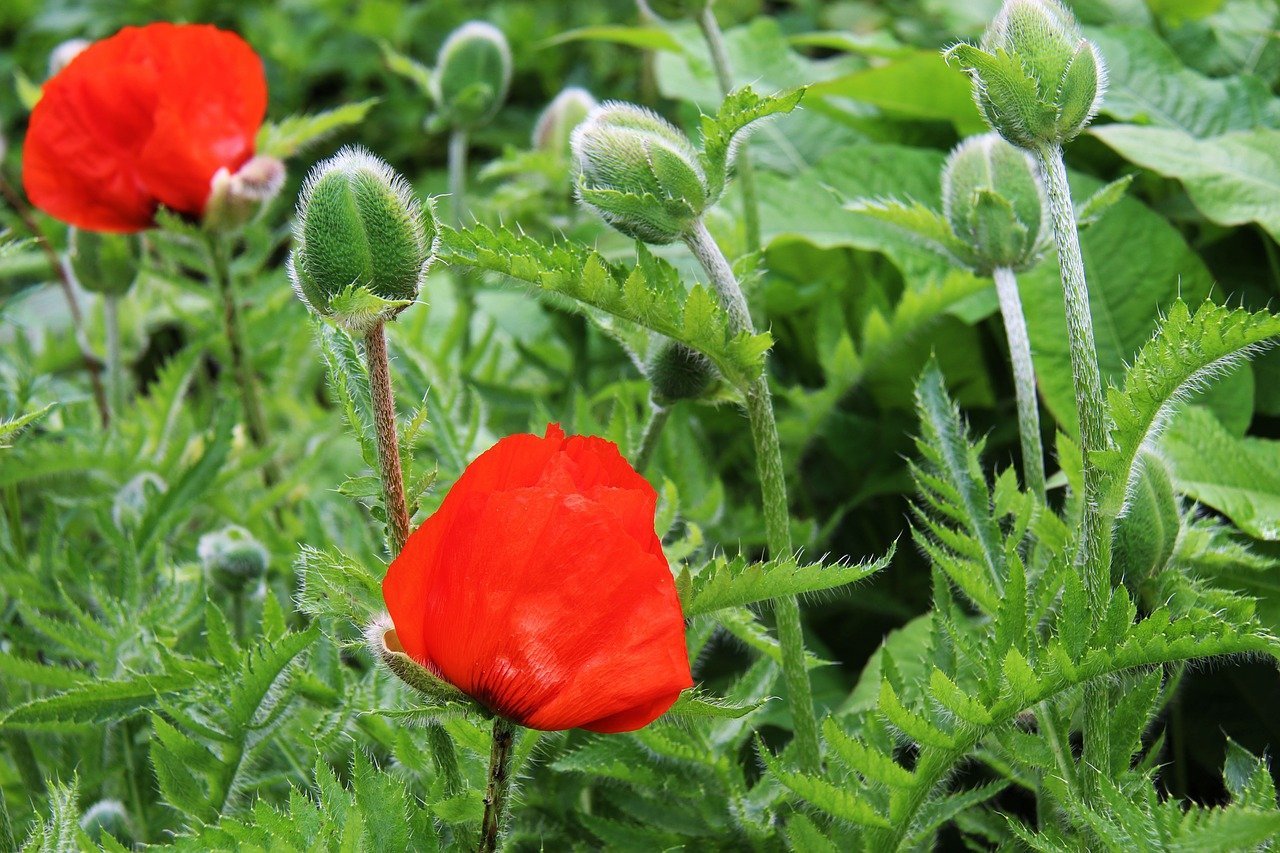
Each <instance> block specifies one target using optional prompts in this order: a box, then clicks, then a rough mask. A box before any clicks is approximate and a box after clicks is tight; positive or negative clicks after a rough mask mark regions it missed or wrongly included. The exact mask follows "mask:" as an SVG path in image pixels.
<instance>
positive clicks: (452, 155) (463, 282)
mask: <svg viewBox="0 0 1280 853" xmlns="http://www.w3.org/2000/svg"><path fill="white" fill-rule="evenodd" d="M467 143H468V140H467V132H466V131H465V130H462V129H460V128H455V129H454V130H452V131H450V133H449V209H450V212H451V213H452V217H453V227H455V228H459V229H460V228H462V227H463V220H464V219H465V218H466V215H467ZM453 285H454V293H455V295H456V297H457V302H458V314H459V322H460V323H461V324H462V338H461V341H460V343H459V347H460V349H461V357H462V360H463V361H464V362H465V361H466V359H467V356H469V355H470V354H471V318H472V316H474V315H475V308H476V306H475V294H474V293H472V292H471V277H470V274H469V273H468V272H466V271H465V270H463V269H460V268H454V271H453Z"/></svg>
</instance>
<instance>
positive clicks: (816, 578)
mask: <svg viewBox="0 0 1280 853" xmlns="http://www.w3.org/2000/svg"><path fill="white" fill-rule="evenodd" d="M892 559H893V552H892V551H891V552H890V553H888V554H886V555H885V556H884V557H881V558H880V559H878V560H875V561H874V562H866V563H849V564H844V565H840V564H837V565H823V564H822V563H812V564H807V565H806V564H802V563H801V562H800V561H799V560H798V559H797V558H795V557H786V558H782V559H777V560H770V561H769V562H767V563H752V562H750V561H748V560H746V559H745V558H743V557H741V556H738V557H735V558H733V559H731V560H730V559H726V558H724V557H716V558H715V559H713V560H712V561H711V562H709V563H708V564H706V565H704V566H701V567H700V568H698V569H697V570H691V569H690V568H689V567H688V566H686V567H685V568H684V569H682V570H681V571H680V573H679V575H677V577H676V589H677V591H678V592H679V593H680V606H681V609H682V610H684V614H685V616H696V615H697V614H699V613H710V612H713V611H715V610H720V609H721V608H726V607H741V606H743V605H745V604H756V603H758V602H762V601H768V600H770V599H773V598H779V597H781V596H784V595H803V594H806V593H812V592H822V591H826V590H830V589H834V588H836V587H841V586H845V585H846V584H851V583H854V582H856V581H860V580H862V579H863V578H866V577H869V576H870V575H872V574H874V573H876V572H878V571H880V570H881V569H883V568H884V567H885V566H887V565H889V561H890V560H892Z"/></svg>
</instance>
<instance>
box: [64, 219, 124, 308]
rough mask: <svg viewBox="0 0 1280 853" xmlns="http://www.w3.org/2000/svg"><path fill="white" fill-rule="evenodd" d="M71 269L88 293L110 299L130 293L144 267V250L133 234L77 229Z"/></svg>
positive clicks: (73, 233)
mask: <svg viewBox="0 0 1280 853" xmlns="http://www.w3.org/2000/svg"><path fill="white" fill-rule="evenodd" d="M69 259H70V261H71V269H72V270H73V271H74V272H75V274H76V280H78V281H79V282H80V284H81V285H82V286H83V287H84V289H85V290H89V291H92V292H94V293H102V294H105V295H109V296H122V295H124V294H125V293H128V292H129V289H130V288H131V287H133V283H134V282H135V281H137V279H138V271H139V270H140V269H141V268H142V248H141V245H140V243H139V239H138V237H136V236H135V235H132V234H106V233H100V232H97V231H84V230H81V229H78V228H77V229H74V230H73V232H72V238H71V252H70V253H69Z"/></svg>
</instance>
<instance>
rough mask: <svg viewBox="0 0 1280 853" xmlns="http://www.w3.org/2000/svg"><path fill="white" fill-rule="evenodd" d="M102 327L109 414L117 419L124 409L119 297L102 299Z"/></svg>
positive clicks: (110, 296)
mask: <svg viewBox="0 0 1280 853" xmlns="http://www.w3.org/2000/svg"><path fill="white" fill-rule="evenodd" d="M102 325H103V329H104V331H105V333H106V338H107V392H108V394H109V398H110V401H111V413H112V414H113V415H116V416H117V417H119V415H120V412H121V411H123V409H124V363H123V361H124V359H123V356H122V355H121V352H120V297H119V296H116V295H115V294H113V293H108V294H104V295H103V297H102Z"/></svg>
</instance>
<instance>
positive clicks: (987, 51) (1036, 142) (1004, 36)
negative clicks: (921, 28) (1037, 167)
mask: <svg viewBox="0 0 1280 853" xmlns="http://www.w3.org/2000/svg"><path fill="white" fill-rule="evenodd" d="M947 57H948V58H949V59H950V58H954V59H956V60H957V61H958V62H959V64H960V67H961V68H963V69H964V70H965V71H967V72H968V73H969V76H970V77H971V78H972V79H973V89H974V98H975V100H976V101H977V103H978V108H979V109H980V110H981V111H982V115H983V117H984V118H985V119H986V120H987V123H988V124H990V125H991V127H992V128H993V129H994V130H997V131H999V133H1000V135H1001V136H1003V137H1004V138H1005V139H1007V140H1009V141H1010V142H1012V143H1013V144H1014V145H1017V146H1019V147H1022V148H1031V149H1035V148H1040V147H1042V146H1045V145H1061V144H1062V143H1064V142H1068V141H1070V140H1072V139H1074V138H1075V137H1076V136H1077V135H1079V133H1080V131H1082V130H1083V129H1084V128H1085V126H1086V125H1088V124H1089V122H1090V121H1091V120H1092V119H1093V117H1094V115H1095V114H1096V113H1097V111H1098V106H1099V105H1100V104H1101V102H1102V95H1103V92H1104V91H1105V90H1106V85H1107V78H1106V67H1105V65H1104V64H1103V61H1102V56H1101V55H1100V54H1099V53H1098V49H1097V47H1096V46H1095V45H1094V44H1093V43H1092V42H1090V41H1089V40H1088V39H1086V38H1085V37H1084V35H1083V33H1082V32H1081V30H1080V24H1079V22H1077V21H1076V19H1075V16H1074V15H1072V13H1071V12H1070V10H1068V9H1067V8H1066V7H1065V6H1064V5H1062V3H1060V2H1059V0H1006V2H1005V4H1004V7H1003V8H1002V9H1001V10H1000V12H999V14H997V15H996V17H995V20H993V21H992V22H991V26H990V27H988V28H987V31H986V33H985V34H984V35H983V37H982V43H981V46H980V47H974V46H972V45H967V44H960V45H956V46H955V47H953V48H951V49H950V50H949V51H947Z"/></svg>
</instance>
